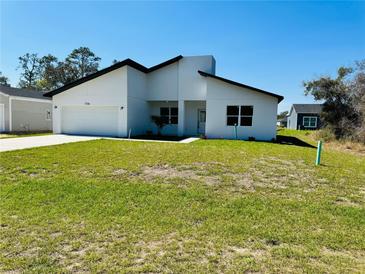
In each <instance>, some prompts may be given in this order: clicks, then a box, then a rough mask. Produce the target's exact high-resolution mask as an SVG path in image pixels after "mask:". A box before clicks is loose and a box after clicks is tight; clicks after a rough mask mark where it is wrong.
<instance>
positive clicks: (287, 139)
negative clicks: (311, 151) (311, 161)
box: [276, 135, 316, 148]
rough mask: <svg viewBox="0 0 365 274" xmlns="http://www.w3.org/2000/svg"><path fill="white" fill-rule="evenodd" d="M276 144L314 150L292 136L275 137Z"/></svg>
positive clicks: (311, 146) (309, 145)
mask: <svg viewBox="0 0 365 274" xmlns="http://www.w3.org/2000/svg"><path fill="white" fill-rule="evenodd" d="M276 143H277V144H282V145H293V146H300V147H310V148H316V147H315V146H313V145H311V144H308V143H306V142H304V141H302V140H300V139H298V138H296V137H292V136H283V135H277V136H276Z"/></svg>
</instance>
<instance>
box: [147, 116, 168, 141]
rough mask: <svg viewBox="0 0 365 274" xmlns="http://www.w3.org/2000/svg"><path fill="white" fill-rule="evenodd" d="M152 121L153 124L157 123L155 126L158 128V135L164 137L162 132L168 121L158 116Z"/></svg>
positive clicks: (153, 117)
mask: <svg viewBox="0 0 365 274" xmlns="http://www.w3.org/2000/svg"><path fill="white" fill-rule="evenodd" d="M151 120H152V122H154V123H155V125H156V127H157V135H158V136H161V135H162V134H161V131H162V129H163V127H164V126H166V125H167V123H166V120H165V119H164V118H162V117H161V116H156V115H153V116H151Z"/></svg>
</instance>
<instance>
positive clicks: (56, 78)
mask: <svg viewBox="0 0 365 274" xmlns="http://www.w3.org/2000/svg"><path fill="white" fill-rule="evenodd" d="M40 64H41V76H40V79H39V80H38V81H37V88H38V89H41V90H53V89H56V88H58V87H60V86H61V85H62V84H61V83H60V75H59V68H58V66H59V62H58V59H57V57H55V56H53V55H51V54H48V55H46V56H43V57H42V58H41V59H40Z"/></svg>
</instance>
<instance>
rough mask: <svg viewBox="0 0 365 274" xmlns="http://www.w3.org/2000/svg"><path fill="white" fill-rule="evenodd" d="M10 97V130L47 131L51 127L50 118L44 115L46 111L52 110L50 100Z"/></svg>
mask: <svg viewBox="0 0 365 274" xmlns="http://www.w3.org/2000/svg"><path fill="white" fill-rule="evenodd" d="M10 98H11V100H10V103H11V123H12V127H11V130H12V131H49V130H51V129H52V120H51V119H47V115H46V113H47V111H52V103H51V102H42V101H41V100H39V101H37V100H35V99H34V100H32V99H27V98H25V99H15V98H12V97H10ZM44 101H45V100H44ZM50 118H51V117H50Z"/></svg>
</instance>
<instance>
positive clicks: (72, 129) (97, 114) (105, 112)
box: [61, 106, 118, 136]
mask: <svg viewBox="0 0 365 274" xmlns="http://www.w3.org/2000/svg"><path fill="white" fill-rule="evenodd" d="M61 113H62V117H61V119H62V120H61V126H62V133H66V134H78V135H98V136H118V107H112V106H64V107H62V112H61Z"/></svg>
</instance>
